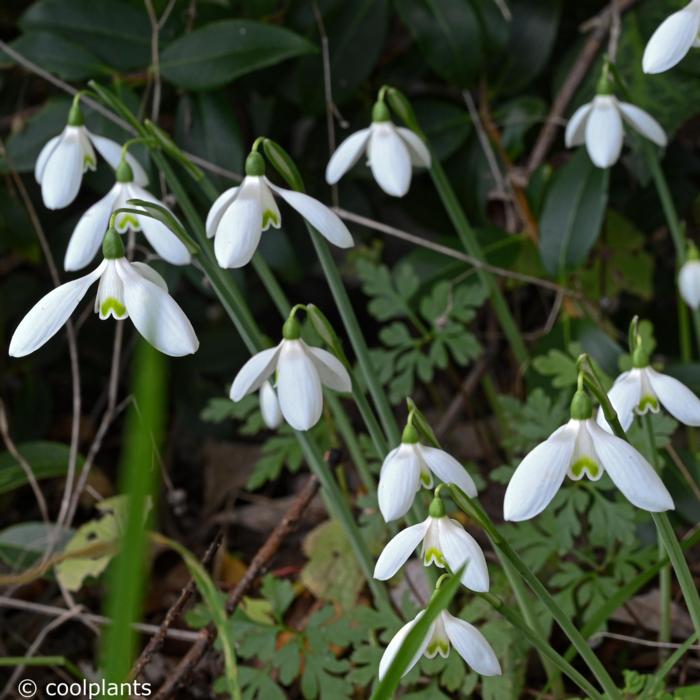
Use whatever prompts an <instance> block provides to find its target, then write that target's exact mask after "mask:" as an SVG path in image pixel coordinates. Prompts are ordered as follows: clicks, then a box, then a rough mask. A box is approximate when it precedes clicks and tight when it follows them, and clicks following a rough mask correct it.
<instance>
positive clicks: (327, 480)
mask: <svg viewBox="0 0 700 700" xmlns="http://www.w3.org/2000/svg"><path fill="white" fill-rule="evenodd" d="M152 155H153V159H154V161H155V162H156V164H157V165H158V167H159V168H160V169H161V171H162V172H163V174H164V175H165V178H166V180H167V182H168V185H169V187H170V189H171V190H172V192H173V194H174V195H175V197H176V198H177V201H178V204H179V205H180V207H181V209H182V211H183V212H184V214H185V218H186V219H187V221H188V222H189V224H190V226H191V227H192V229H193V231H194V233H195V237H196V239H197V242H198V243H199V245H200V247H201V251H202V252H201V255H200V258H199V260H200V263H201V264H202V267H203V269H204V272H205V274H206V275H207V277H208V278H209V280H210V282H211V284H212V287H213V288H214V290H215V292H216V293H217V295H218V297H219V299H220V300H221V302H222V304H223V305H224V307H225V308H226V311H227V312H228V313H229V315H230V316H231V318H232V320H233V321H234V324H235V326H236V329H237V330H238V331H239V333H240V334H241V337H242V338H243V341H244V343H245V344H246V346H247V348H248V350H249V351H250V352H251V353H255V352H258V351H260V350H262V349H263V348H264V344H263V337H262V333H261V332H260V330H259V329H258V327H257V324H256V322H255V319H254V318H253V315H252V313H251V312H250V309H249V308H248V305H247V303H246V301H245V298H244V297H243V295H242V294H241V292H240V290H239V289H238V287H237V286H236V283H235V281H234V280H233V278H232V277H231V275H228V274H226V273H225V271H224V270H221V268H219V266H218V265H217V264H216V261H215V259H214V257H213V253H212V249H211V243H210V241H208V240H207V237H206V233H205V230H204V225H203V223H202V221H201V219H200V218H199V215H198V214H197V211H196V209H195V208H194V205H193V204H192V201H191V200H190V198H189V196H188V194H187V192H186V191H185V189H184V187H183V186H182V184H181V183H180V181H179V180H178V178H177V176H176V175H175V173H174V172H173V170H172V168H171V167H170V164H169V163H168V162H167V161H166V160H165V158H164V157H163V156H162V154H160V153H157V152H153V154H152ZM296 436H297V439H298V440H299V443H300V444H301V447H302V450H303V451H304V455H305V456H306V459H307V462H308V464H309V468H310V469H311V471H312V473H313V474H314V475H315V476H316V478H317V479H318V480H319V483H320V484H321V488H322V492H323V496H324V499H325V501H326V505H327V507H328V511H329V513H331V515H332V516H333V517H334V518H336V519H337V520H338V522H340V524H341V525H342V527H343V529H344V531H345V535H346V537H347V538H348V541H349V543H350V546H351V547H352V549H353V551H354V552H355V554H356V556H357V560H358V562H359V564H360V567H361V569H362V572H363V574H364V575H365V578H366V579H367V584H368V586H369V588H370V590H371V591H372V596H373V598H374V600H375V603H376V604H377V606H379V607H384V608H386V607H388V606H390V601H389V596H388V594H387V591H386V588H385V587H384V586H383V585H382V584H381V583H380V582H379V581H376V580H375V579H374V578H373V575H372V574H373V562H372V557H371V555H370V553H369V549H368V547H367V543H366V542H365V540H364V538H363V536H362V533H361V532H360V529H359V528H358V526H357V524H356V523H355V520H354V518H353V515H352V511H351V510H350V506H349V504H348V503H347V502H346V500H345V499H344V498H343V495H342V493H341V492H340V489H339V488H338V485H337V484H336V483H335V481H334V480H333V478H332V477H331V474H330V472H329V470H328V465H327V464H326V463H325V461H324V459H323V456H322V455H321V453H320V451H319V448H318V445H316V443H315V442H314V441H313V440H312V438H311V437H310V436H309V435H308V434H307V433H301V432H297V433H296Z"/></svg>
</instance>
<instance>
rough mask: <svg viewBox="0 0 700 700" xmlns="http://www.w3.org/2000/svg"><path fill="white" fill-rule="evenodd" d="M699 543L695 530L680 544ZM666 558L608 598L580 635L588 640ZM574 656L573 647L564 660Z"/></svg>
mask: <svg viewBox="0 0 700 700" xmlns="http://www.w3.org/2000/svg"><path fill="white" fill-rule="evenodd" d="M698 542H700V530H696V531H695V532H694V533H693V534H692V535H690V536H689V537H686V538H685V539H684V540H683V541H682V542H681V548H682V549H683V551H685V550H688V549H690V548H691V547H694V546H695V545H696V544H697V543H698ZM668 561H669V560H668V557H667V556H666V555H665V554H664V558H663V559H662V560H660V561H657V562H656V563H655V564H652V566H650V567H649V568H648V569H645V570H644V571H642V572H641V573H639V574H637V575H636V576H635V577H634V578H633V579H632V580H631V581H629V582H628V583H626V584H625V585H624V586H623V587H622V588H618V589H617V591H615V593H613V595H612V596H610V598H608V599H607V600H606V601H605V602H604V603H603V604H602V605H601V606H600V607H599V608H598V609H597V610H596V611H595V612H594V613H593V615H591V616H590V617H589V618H588V622H586V624H585V625H584V626H583V627H582V628H581V634H582V635H583V636H584V637H586V638H588V637H590V636H591V635H592V634H594V633H595V632H596V630H598V629H600V628H601V627H602V626H603V625H604V624H605V621H606V620H607V619H608V618H609V617H610V616H611V615H612V614H613V613H614V612H615V611H616V610H618V609H619V608H621V607H622V606H623V605H624V604H625V603H626V602H627V601H628V600H629V599H630V598H632V597H633V596H634V595H635V594H636V593H637V592H638V591H640V590H641V589H642V588H643V587H644V586H646V584H647V583H649V581H651V579H653V578H654V576H656V574H658V573H659V571H661V567H662V566H665V565H666V564H668ZM574 656H576V649H575V648H574V647H573V645H571V646H569V648H568V649H567V650H566V652H565V653H564V658H565V659H566V660H567V661H571V660H572V659H573V658H574Z"/></svg>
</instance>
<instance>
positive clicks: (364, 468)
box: [325, 393, 377, 493]
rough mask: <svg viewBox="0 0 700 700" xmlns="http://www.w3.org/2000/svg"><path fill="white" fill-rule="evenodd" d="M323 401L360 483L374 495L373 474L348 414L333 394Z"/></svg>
mask: <svg viewBox="0 0 700 700" xmlns="http://www.w3.org/2000/svg"><path fill="white" fill-rule="evenodd" d="M325 400H326V401H327V402H328V406H329V407H330V409H331V413H332V414H333V420H334V421H335V425H336V427H337V428H338V432H339V433H340V435H341V437H342V438H343V442H344V443H345V445H346V446H347V448H348V452H349V453H350V459H351V460H352V463H353V464H354V465H355V468H356V469H357V473H358V474H359V476H360V479H361V480H362V483H363V484H364V486H365V488H366V489H367V491H368V492H369V493H374V492H375V491H376V490H377V482H376V481H375V478H374V474H372V471H371V470H370V468H369V464H368V463H367V460H366V459H365V456H364V454H363V452H362V447H361V445H360V442H359V440H358V439H357V435H356V434H355V429H354V428H353V426H352V423H351V422H350V419H349V418H348V414H347V413H346V411H345V409H344V408H343V406H342V405H341V403H340V401H339V400H338V397H337V396H336V395H335V394H331V393H328V394H327V395H326V398H325Z"/></svg>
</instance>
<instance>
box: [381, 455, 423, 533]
mask: <svg viewBox="0 0 700 700" xmlns="http://www.w3.org/2000/svg"><path fill="white" fill-rule="evenodd" d="M419 487H420V462H419V460H418V455H417V454H416V452H415V451H414V449H413V447H412V446H410V445H401V446H400V447H399V448H398V449H396V450H392V451H391V452H390V453H389V454H388V455H387V456H386V459H385V460H384V463H383V464H382V468H381V472H380V474H379V486H378V488H377V499H378V500H379V510H380V511H381V513H382V517H383V518H384V520H385V521H386V522H389V521H391V520H396V519H397V518H400V517H402V516H404V515H406V513H407V512H408V511H409V509H410V508H411V505H412V504H413V499H414V497H415V495H416V491H417V490H418V488H419Z"/></svg>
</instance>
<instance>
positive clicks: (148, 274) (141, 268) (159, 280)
mask: <svg viewBox="0 0 700 700" xmlns="http://www.w3.org/2000/svg"><path fill="white" fill-rule="evenodd" d="M131 268H132V269H133V270H135V271H136V272H138V273H139V275H141V277H143V278H144V279H147V280H148V281H149V282H153V284H155V285H156V286H158V287H160V288H161V289H162V290H163V291H164V292H167V291H168V285H167V283H166V281H165V280H164V279H163V277H162V276H161V274H160V273H159V272H156V270H154V269H153V268H152V267H151V266H150V265H146V263H143V262H132V263H131Z"/></svg>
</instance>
